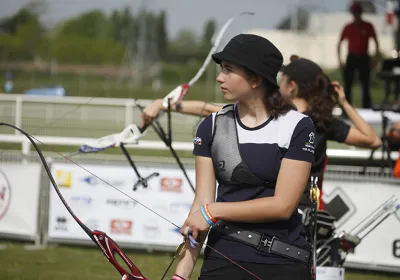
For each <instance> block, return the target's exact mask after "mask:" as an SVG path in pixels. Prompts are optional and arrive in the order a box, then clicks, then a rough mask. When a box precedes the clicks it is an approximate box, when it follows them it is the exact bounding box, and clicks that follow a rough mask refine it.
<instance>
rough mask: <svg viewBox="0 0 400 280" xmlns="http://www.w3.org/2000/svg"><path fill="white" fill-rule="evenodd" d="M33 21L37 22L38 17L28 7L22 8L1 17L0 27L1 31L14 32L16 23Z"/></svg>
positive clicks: (16, 26)
mask: <svg viewBox="0 0 400 280" xmlns="http://www.w3.org/2000/svg"><path fill="white" fill-rule="evenodd" d="M33 21H37V22H39V17H38V16H37V15H35V14H33V13H31V12H30V11H29V10H28V9H26V8H22V9H20V10H19V11H18V12H17V13H16V14H14V15H12V16H10V17H6V18H4V19H2V20H1V21H0V29H1V31H2V32H4V33H7V34H15V33H16V32H17V28H18V25H21V24H26V23H28V22H33Z"/></svg>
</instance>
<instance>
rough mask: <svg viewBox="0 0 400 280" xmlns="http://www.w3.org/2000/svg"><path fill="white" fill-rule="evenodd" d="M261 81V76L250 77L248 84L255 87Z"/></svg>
mask: <svg viewBox="0 0 400 280" xmlns="http://www.w3.org/2000/svg"><path fill="white" fill-rule="evenodd" d="M262 82H263V78H262V77H261V76H255V77H252V78H251V80H250V84H251V87H252V88H256V87H258V86H260V85H261V84H262Z"/></svg>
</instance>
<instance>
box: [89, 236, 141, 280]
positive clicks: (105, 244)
mask: <svg viewBox="0 0 400 280" xmlns="http://www.w3.org/2000/svg"><path fill="white" fill-rule="evenodd" d="M92 234H93V237H94V239H95V240H96V244H97V245H98V246H99V248H100V249H101V250H102V251H103V253H104V255H105V256H106V257H107V259H108V261H109V262H110V263H111V264H112V265H113V266H114V267H115V268H116V269H117V270H118V272H119V273H120V274H121V276H123V277H128V276H129V278H127V279H141V280H148V279H147V278H146V277H144V275H143V274H142V273H141V272H140V270H139V269H138V268H137V267H136V266H135V265H134V264H133V262H132V261H131V260H130V259H129V257H128V256H127V255H125V253H124V252H123V251H122V250H121V248H120V247H119V246H118V245H117V243H115V241H114V240H113V239H112V238H111V237H109V236H108V235H107V234H106V233H105V232H102V231H98V230H95V231H93V232H92ZM115 253H117V254H118V255H119V256H120V257H121V258H122V260H123V261H124V262H125V264H126V265H127V266H128V267H129V269H130V272H128V271H126V270H125V269H124V268H123V267H122V266H121V265H120V264H119V263H118V261H117V260H116V259H115Z"/></svg>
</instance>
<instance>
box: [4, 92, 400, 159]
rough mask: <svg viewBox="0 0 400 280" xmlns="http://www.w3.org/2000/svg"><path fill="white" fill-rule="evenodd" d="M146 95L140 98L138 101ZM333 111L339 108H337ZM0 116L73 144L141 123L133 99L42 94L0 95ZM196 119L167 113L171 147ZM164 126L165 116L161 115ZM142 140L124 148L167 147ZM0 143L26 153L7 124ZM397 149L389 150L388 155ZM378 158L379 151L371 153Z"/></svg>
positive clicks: (333, 152) (338, 152)
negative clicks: (170, 128)
mask: <svg viewBox="0 0 400 280" xmlns="http://www.w3.org/2000/svg"><path fill="white" fill-rule="evenodd" d="M150 102H151V100H139V103H140V104H141V105H143V106H146V105H147V104H149V103H150ZM358 112H359V114H360V115H361V116H362V117H363V118H364V119H366V120H367V121H368V122H369V123H370V124H371V125H373V126H374V128H376V130H377V132H379V133H380V124H381V120H382V118H381V113H380V112H376V111H373V110H370V109H358ZM334 113H335V114H340V113H341V110H340V109H336V110H335V111H334ZM385 115H386V116H387V117H388V118H389V120H390V121H400V114H398V113H394V112H385ZM0 120H1V122H6V123H10V124H14V125H15V126H17V127H19V128H22V129H24V130H26V131H27V132H29V133H30V134H32V135H35V137H36V138H37V139H39V140H40V141H42V142H43V143H44V144H50V145H63V146H76V147H79V146H80V145H82V144H85V143H87V142H88V141H90V140H93V139H97V138H100V137H102V136H105V135H109V134H113V133H117V132H120V131H122V130H123V129H124V128H125V127H126V126H127V125H128V124H130V123H137V124H140V110H139V108H137V107H136V105H135V102H134V100H133V99H123V98H93V97H43V96H26V95H22V94H12V95H8V94H2V95H0ZM199 120H200V118H199V117H196V116H189V115H185V116H183V115H181V114H179V113H172V117H171V126H172V135H173V136H172V140H173V147H174V148H175V149H176V150H180V151H191V150H192V148H193V145H192V139H193V131H194V130H195V129H196V124H198V122H199ZM160 123H161V125H163V127H164V128H165V129H166V128H167V118H166V117H163V118H161V119H160ZM146 133H147V135H146V136H145V140H141V141H140V143H139V144H138V145H131V146H129V148H138V149H156V150H163V149H167V147H166V146H165V144H164V143H163V142H162V141H160V139H159V138H158V136H157V135H156V134H155V132H154V131H153V130H152V129H149V130H148V132H146ZM0 143H19V144H21V151H22V152H23V154H24V155H29V152H30V149H31V145H30V142H29V140H28V139H26V138H25V137H23V136H22V135H19V132H18V131H16V130H15V131H14V130H12V129H10V128H8V127H0ZM369 154H370V151H369V150H365V149H350V150H348V149H347V147H346V149H341V148H340V149H328V156H329V157H333V158H334V157H339V158H355V159H367V158H368V157H369ZM397 157H398V153H397V152H392V158H397ZM374 158H375V159H379V158H381V152H380V151H377V152H376V153H375V154H374Z"/></svg>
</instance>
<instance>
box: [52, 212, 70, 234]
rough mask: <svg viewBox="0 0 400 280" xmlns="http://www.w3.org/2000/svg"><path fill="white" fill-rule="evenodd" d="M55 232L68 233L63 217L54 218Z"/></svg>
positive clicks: (65, 220)
mask: <svg viewBox="0 0 400 280" xmlns="http://www.w3.org/2000/svg"><path fill="white" fill-rule="evenodd" d="M54 229H55V230H56V231H64V232H66V231H68V228H67V218H66V217H64V216H57V217H56V226H55V227H54Z"/></svg>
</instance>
